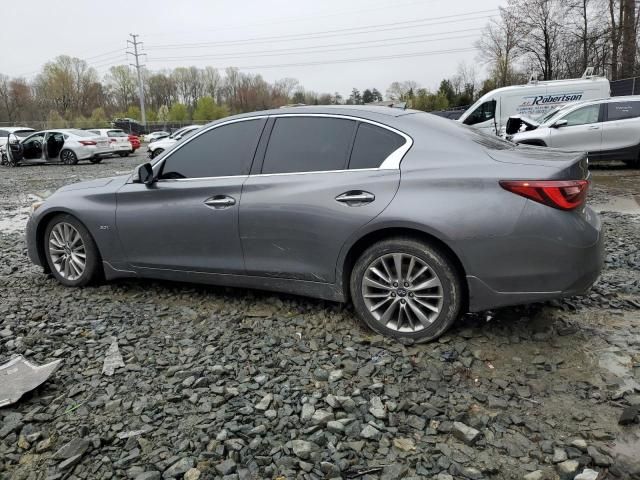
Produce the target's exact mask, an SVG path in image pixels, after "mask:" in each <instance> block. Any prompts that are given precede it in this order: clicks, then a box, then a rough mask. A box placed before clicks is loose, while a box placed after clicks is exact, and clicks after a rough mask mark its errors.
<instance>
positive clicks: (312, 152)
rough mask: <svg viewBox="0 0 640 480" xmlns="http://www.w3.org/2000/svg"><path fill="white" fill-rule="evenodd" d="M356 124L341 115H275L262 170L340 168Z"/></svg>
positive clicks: (346, 155)
mask: <svg viewBox="0 0 640 480" xmlns="http://www.w3.org/2000/svg"><path fill="white" fill-rule="evenodd" d="M355 128H356V122H355V121H354V120H348V119H342V118H333V117H303V116H295V117H281V118H276V120H275V123H274V126H273V130H272V131H271V137H270V138H269V144H268V146H267V151H266V152H265V156H264V163H263V165H262V173H293V172H318V171H327V170H343V169H345V168H346V166H347V161H348V159H349V152H350V150H351V143H352V141H353V134H354V131H355Z"/></svg>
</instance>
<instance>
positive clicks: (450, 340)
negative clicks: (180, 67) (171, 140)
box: [0, 155, 640, 480]
mask: <svg viewBox="0 0 640 480" xmlns="http://www.w3.org/2000/svg"><path fill="white" fill-rule="evenodd" d="M141 161H142V155H138V156H137V157H134V158H128V159H119V158H118V159H109V160H105V161H104V162H103V164H100V165H77V166H73V167H66V166H58V165H55V166H54V165H52V166H35V167H21V168H17V169H8V168H2V169H0V174H1V175H0V250H1V251H2V256H1V259H0V362H2V363H3V362H4V361H6V360H8V359H9V358H10V357H12V356H13V355H16V354H23V355H25V356H26V357H27V358H28V359H30V360H32V361H34V362H37V363H46V362H49V361H52V360H55V359H62V360H63V364H62V366H61V368H60V369H59V370H58V371H57V372H56V373H55V374H54V375H53V376H52V377H51V379H50V380H49V381H48V382H46V383H45V384H44V385H42V386H41V387H39V388H38V389H37V390H36V391H34V392H31V393H29V394H27V395H25V396H24V397H23V398H22V399H21V400H20V401H19V402H18V403H17V404H15V405H13V406H9V407H5V408H3V409H0V472H2V473H0V478H12V479H13V478H15V479H44V478H47V479H57V478H69V479H107V478H114V479H115V478H131V479H146V480H150V479H160V478H186V479H191V480H195V479H198V478H201V479H208V478H225V479H266V478H268V479H274V478H278V479H293V478H306V479H314V478H317V479H320V478H336V479H337V478H362V479H399V478H437V479H439V480H446V479H451V478H468V479H474V480H475V479H483V478H486V479H521V478H525V479H528V480H534V479H555V478H560V479H562V480H564V479H574V478H577V479H579V480H584V479H595V478H596V476H597V472H600V477H599V478H605V477H606V478H640V459H639V458H640V455H638V453H639V452H640V424H639V423H638V416H637V410H636V411H635V412H634V409H633V407H632V406H633V405H640V214H638V212H637V211H636V210H635V208H636V207H637V199H638V196H636V197H635V198H634V196H633V193H634V192H635V193H636V194H638V195H640V187H639V185H640V172H639V171H638V170H624V169H619V168H607V169H601V170H595V171H594V179H595V186H594V188H593V191H592V194H591V195H592V202H593V203H595V204H597V205H598V206H599V207H598V208H599V209H601V210H605V212H604V213H603V214H602V218H603V221H604V223H605V226H606V234H607V245H606V248H607V258H606V266H605V271H604V273H603V275H602V278H601V280H599V281H598V283H597V284H596V285H595V287H594V288H593V290H592V291H591V292H590V293H589V294H588V295H586V296H583V297H574V298H570V299H567V300H564V301H556V302H550V303H547V304H541V305H532V306H527V307H518V308H505V309H501V310H496V311H493V312H485V313H483V314H481V315H467V316H466V317H465V318H463V319H462V320H461V321H460V322H458V323H457V324H456V325H455V326H454V328H453V329H452V330H451V331H450V332H448V333H447V334H446V335H445V336H444V337H443V338H441V339H440V340H439V341H438V342H435V343H433V344H428V345H420V346H411V345H409V346H404V345H400V344H398V343H395V342H391V341H389V340H387V339H385V338H382V337H380V336H377V335H373V334H372V333H371V332H370V331H368V330H367V329H366V328H364V327H363V326H362V325H361V324H360V323H359V321H358V320H357V319H356V317H355V315H354V312H353V310H352V308H351V307H349V306H341V305H338V304H334V303H330V302H323V301H318V300H312V299H307V298H301V297H294V296H287V295H277V294H270V293H263V292H256V291H249V290H243V289H225V288H215V287H206V286H193V285H184V284H174V283H169V282H152V281H135V280H129V281H118V282H112V283H108V284H104V285H100V286H95V287H90V288H83V289H66V288H64V287H62V286H60V285H59V284H57V283H56V282H55V281H54V280H53V279H51V278H48V277H46V276H44V275H43V274H42V273H41V271H40V270H39V269H38V268H36V267H34V266H32V265H31V264H30V263H29V261H28V260H27V258H26V254H25V248H24V245H23V239H22V235H23V232H22V230H23V226H24V221H25V218H26V213H27V212H28V205H29V203H30V202H31V201H32V200H31V199H32V198H33V195H43V194H46V193H47V192H50V191H52V190H54V189H56V188H58V187H59V186H61V185H64V184H66V183H70V182H74V181H80V180H85V179H89V178H94V177H100V176H106V175H113V174H115V173H116V172H124V171H126V170H130V169H131V168H132V167H133V166H134V165H136V164H137V163H141ZM634 202H636V203H635V205H636V207H634ZM622 212H624V213H622ZM114 341H116V342H117V345H118V346H119V352H120V354H121V355H122V359H123V362H124V367H118V368H116V369H115V373H114V374H113V375H112V376H108V375H105V374H103V373H102V367H103V362H104V359H105V356H106V354H107V350H108V349H109V347H110V346H111V345H112V344H113V343H114ZM634 413H636V415H635V416H634ZM623 414H624V415H623ZM621 415H622V416H623V417H624V416H625V415H627V416H628V417H629V419H630V421H631V422H632V423H631V424H629V425H619V420H620V419H621ZM622 420H624V419H622ZM633 422H635V423H633ZM590 472H592V473H590ZM578 474H581V476H576V475H578Z"/></svg>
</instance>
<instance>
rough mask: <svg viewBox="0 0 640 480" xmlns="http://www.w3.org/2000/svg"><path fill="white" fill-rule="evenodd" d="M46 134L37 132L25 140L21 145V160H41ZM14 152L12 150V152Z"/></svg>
mask: <svg viewBox="0 0 640 480" xmlns="http://www.w3.org/2000/svg"><path fill="white" fill-rule="evenodd" d="M46 133H47V132H37V133H34V134H33V135H30V136H28V137H27V138H25V139H24V140H23V141H22V142H20V143H21V153H20V155H21V157H22V159H21V160H41V159H43V150H44V141H45V135H46ZM12 152H14V150H12Z"/></svg>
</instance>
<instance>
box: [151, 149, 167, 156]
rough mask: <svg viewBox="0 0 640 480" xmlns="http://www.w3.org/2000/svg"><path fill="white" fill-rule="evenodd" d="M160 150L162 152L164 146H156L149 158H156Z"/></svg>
mask: <svg viewBox="0 0 640 480" xmlns="http://www.w3.org/2000/svg"><path fill="white" fill-rule="evenodd" d="M162 152H164V148H156V149H155V150H154V151H153V152H151V158H156V157H157V156H158V155H160V154H161V153H162Z"/></svg>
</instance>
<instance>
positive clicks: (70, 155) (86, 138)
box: [5, 129, 111, 166]
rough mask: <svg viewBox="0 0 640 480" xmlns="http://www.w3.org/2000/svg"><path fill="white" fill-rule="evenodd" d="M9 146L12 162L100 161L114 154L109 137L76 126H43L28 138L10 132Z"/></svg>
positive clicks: (73, 163) (69, 162) (73, 162)
mask: <svg viewBox="0 0 640 480" xmlns="http://www.w3.org/2000/svg"><path fill="white" fill-rule="evenodd" d="M5 148H6V156H7V163H8V164H9V165H10V166H17V165H20V164H22V163H43V162H55V163H64V164H66V165H75V164H76V163H78V162H79V161H80V160H89V161H90V162H91V163H99V162H101V161H102V159H103V158H104V157H105V156H108V155H110V154H111V148H110V147H109V140H108V139H107V138H105V137H100V136H97V135H96V134H94V133H90V132H87V131H85V130H76V129H57V130H42V131H40V132H35V133H33V134H31V135H29V136H27V137H25V138H20V137H18V136H16V135H13V134H9V135H8V143H7V145H6V147H5Z"/></svg>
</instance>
